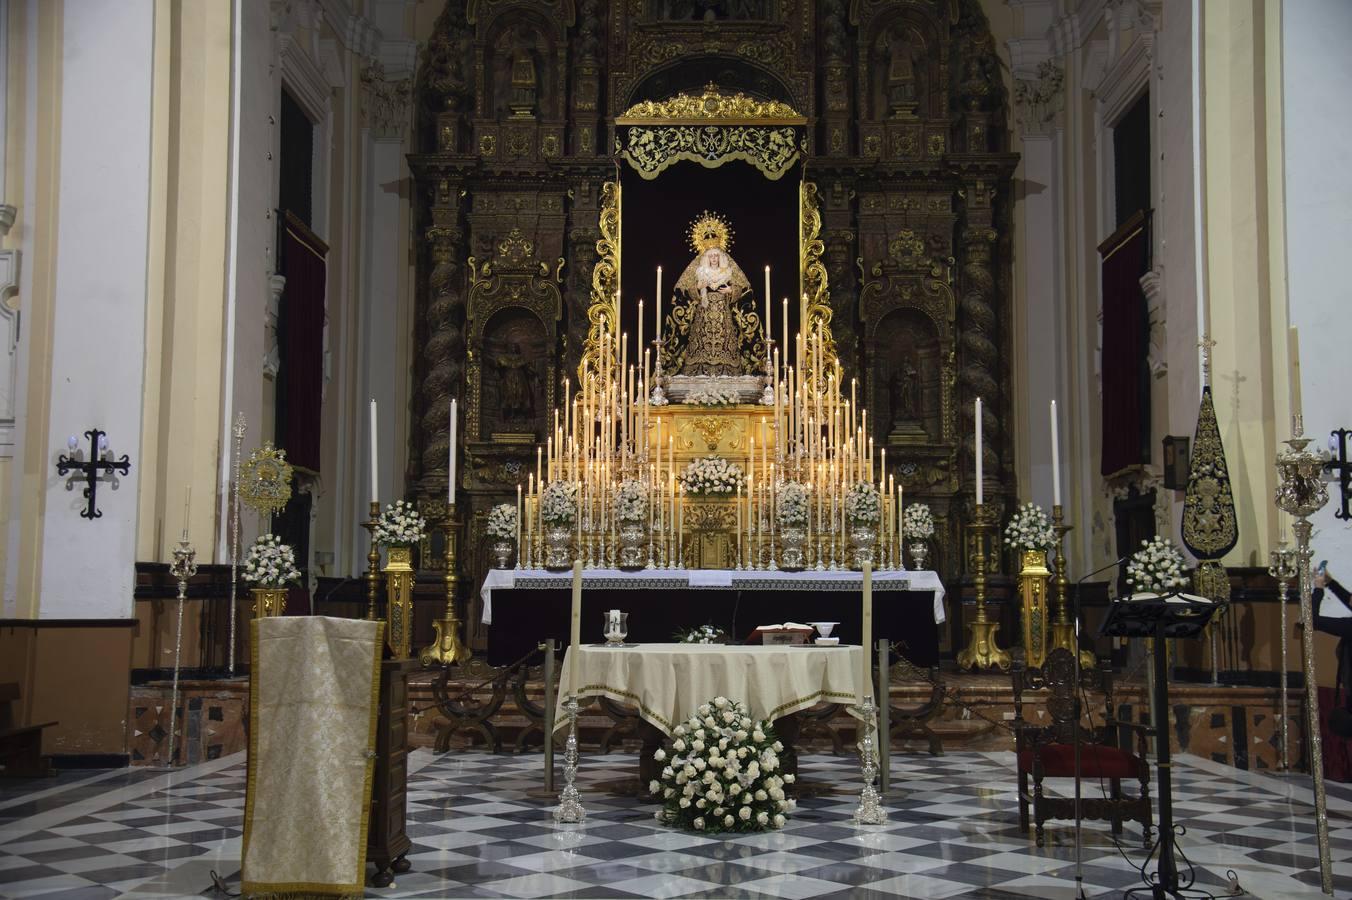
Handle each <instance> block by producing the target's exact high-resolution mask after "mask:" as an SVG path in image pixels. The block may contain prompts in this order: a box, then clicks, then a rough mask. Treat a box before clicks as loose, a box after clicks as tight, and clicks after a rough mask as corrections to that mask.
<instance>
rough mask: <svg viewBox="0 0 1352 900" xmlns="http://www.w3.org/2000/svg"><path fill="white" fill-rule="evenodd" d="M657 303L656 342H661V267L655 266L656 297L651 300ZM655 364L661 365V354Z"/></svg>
mask: <svg viewBox="0 0 1352 900" xmlns="http://www.w3.org/2000/svg"><path fill="white" fill-rule="evenodd" d="M653 302H654V303H656V304H657V343H659V344H660V343H662V267H661V266H658V267H657V299H656V300H654V301H653ZM657 365H658V366H659V367H661V365H662V355H661V354H660V353H659V354H658V355H657Z"/></svg>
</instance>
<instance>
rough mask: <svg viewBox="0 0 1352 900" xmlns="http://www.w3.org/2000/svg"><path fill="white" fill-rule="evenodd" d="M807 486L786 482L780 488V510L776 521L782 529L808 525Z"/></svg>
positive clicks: (776, 514)
mask: <svg viewBox="0 0 1352 900" xmlns="http://www.w3.org/2000/svg"><path fill="white" fill-rule="evenodd" d="M807 502H808V492H807V485H805V484H802V483H801V482H797V481H786V482H784V483H783V484H782V485H781V486H780V488H779V508H778V509H777V510H776V511H775V521H776V522H778V523H779V527H780V528H802V527H803V526H804V525H806V524H807Z"/></svg>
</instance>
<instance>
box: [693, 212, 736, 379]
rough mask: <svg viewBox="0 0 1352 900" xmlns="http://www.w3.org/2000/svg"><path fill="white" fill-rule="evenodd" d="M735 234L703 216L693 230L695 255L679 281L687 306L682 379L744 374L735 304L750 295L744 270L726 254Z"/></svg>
mask: <svg viewBox="0 0 1352 900" xmlns="http://www.w3.org/2000/svg"><path fill="white" fill-rule="evenodd" d="M731 244H732V231H731V229H729V228H728V224H727V222H725V221H724V220H723V218H722V217H721V216H718V215H717V214H714V213H709V212H705V213H703V214H701V215H700V217H699V218H697V219H696V220H695V222H694V224H692V225H691V226H690V245H691V247H692V248H693V249H694V250H695V253H696V256H695V258H694V259H693V260H691V261H690V265H688V266H686V267H685V272H683V273H682V274H681V277H680V278H679V279H677V281H676V294H677V296H678V297H683V298H684V300H685V302H686V303H688V304H689V314H688V321H689V323H690V327H689V330H688V332H687V333H686V345H685V359H684V361H683V362H682V364H681V372H680V374H682V375H741V374H743V373H744V366H743V364H742V337H741V330H740V328H739V327H738V318H739V317H738V312H737V304H738V303H739V301H740V300H741V299H742V297H743V296H744V295H746V294H748V293H750V291H751V283H750V282H749V281H748V280H747V277H746V273H744V272H743V271H742V269H741V267H740V266H738V265H737V263H736V262H734V261H733V258H732V257H731V256H729V255H728V247H729V246H730V245H731Z"/></svg>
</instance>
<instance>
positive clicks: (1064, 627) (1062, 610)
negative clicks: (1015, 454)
mask: <svg viewBox="0 0 1352 900" xmlns="http://www.w3.org/2000/svg"><path fill="white" fill-rule="evenodd" d="M1073 528H1074V526H1072V525H1067V524H1066V518H1065V510H1064V509H1063V508H1062V506H1061V504H1059V503H1058V504H1056V505H1055V506H1053V507H1052V531H1054V532H1056V559H1055V561H1054V562H1053V564H1052V571H1053V575H1052V586H1053V587H1054V588H1055V592H1056V611H1055V612H1054V613H1053V614H1052V642H1051V647H1049V648H1048V650H1047V652H1048V653H1050V652H1051V651H1052V650H1055V649H1056V648H1057V647H1064V648H1065V649H1067V650H1069V651H1070V652H1071V653H1079V654H1080V668H1081V669H1093V668H1095V667H1096V666H1097V665H1098V663H1097V662H1096V661H1095V659H1094V654H1093V653H1092V652H1090V651H1088V650H1081V649H1080V644H1079V639H1078V636H1077V634H1076V631H1077V629H1076V627H1075V626H1076V623H1075V622H1074V621H1072V620H1071V618H1070V579H1069V578H1068V577H1067V576H1066V535H1067V534H1069V533H1070V532H1071V530H1072V529H1073Z"/></svg>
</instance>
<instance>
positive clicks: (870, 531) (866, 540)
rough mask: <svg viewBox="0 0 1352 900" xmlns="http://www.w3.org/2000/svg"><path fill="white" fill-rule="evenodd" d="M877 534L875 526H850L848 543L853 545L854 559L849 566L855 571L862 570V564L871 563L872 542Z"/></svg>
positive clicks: (860, 523)
mask: <svg viewBox="0 0 1352 900" xmlns="http://www.w3.org/2000/svg"><path fill="white" fill-rule="evenodd" d="M877 534H878V529H877V527H876V526H874V525H871V524H864V523H862V522H855V523H852V524H851V525H850V543H851V544H853V545H854V546H853V550H854V559H853V560H852V561H851V565H853V566H854V568H856V569H862V568H864V563H871V562H873V540H874V538H875V537H876V536H877Z"/></svg>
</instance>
